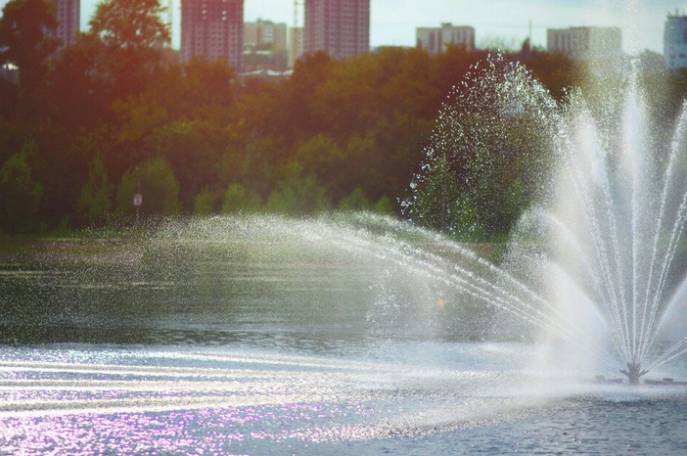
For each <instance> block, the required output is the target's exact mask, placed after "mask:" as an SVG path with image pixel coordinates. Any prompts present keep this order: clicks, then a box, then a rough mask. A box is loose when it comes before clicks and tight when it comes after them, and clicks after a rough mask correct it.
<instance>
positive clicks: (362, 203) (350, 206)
mask: <svg viewBox="0 0 687 456" xmlns="http://www.w3.org/2000/svg"><path fill="white" fill-rule="evenodd" d="M371 206H372V205H371V204H370V201H369V200H368V199H367V198H366V197H365V194H364V193H363V189H361V188H360V187H356V189H355V190H353V191H352V192H351V193H350V194H349V195H348V196H346V197H345V198H343V199H342V200H341V201H339V207H338V209H339V210H340V211H369V210H370V209H371Z"/></svg>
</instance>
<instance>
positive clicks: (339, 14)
mask: <svg viewBox="0 0 687 456" xmlns="http://www.w3.org/2000/svg"><path fill="white" fill-rule="evenodd" d="M303 48H304V53H305V54H311V53H314V52H318V51H323V52H326V53H327V54H329V55H330V56H331V57H333V58H335V59H347V58H350V57H355V56H358V55H362V54H365V53H367V52H369V50H370V0H305V28H304V42H303Z"/></svg>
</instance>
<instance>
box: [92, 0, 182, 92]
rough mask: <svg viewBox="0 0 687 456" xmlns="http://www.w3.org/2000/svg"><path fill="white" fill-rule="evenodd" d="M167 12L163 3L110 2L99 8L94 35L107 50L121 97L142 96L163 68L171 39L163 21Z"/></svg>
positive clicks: (140, 0)
mask: <svg viewBox="0 0 687 456" xmlns="http://www.w3.org/2000/svg"><path fill="white" fill-rule="evenodd" d="M163 11H164V8H162V7H161V6H160V2H159V0H106V1H104V2H102V3H100V4H99V5H98V8H97V10H96V12H95V14H94V16H93V18H92V19H91V23H90V25H91V30H90V33H92V34H93V35H95V36H97V37H98V39H99V40H100V41H101V42H102V43H103V45H104V47H105V48H106V49H107V53H108V64H109V68H110V71H109V72H110V76H111V78H113V85H114V93H115V94H117V95H118V96H120V97H122V98H125V97H126V96H128V95H130V94H132V93H140V92H142V91H143V90H144V89H145V88H146V85H147V83H148V82H149V81H150V80H152V76H153V72H154V71H155V70H156V69H157V68H158V67H159V64H160V62H161V61H162V50H163V47H164V46H165V45H166V44H167V43H169V38H170V34H169V30H168V29H167V26H166V25H165V24H164V23H163V22H162V21H161V14H162V12H163Z"/></svg>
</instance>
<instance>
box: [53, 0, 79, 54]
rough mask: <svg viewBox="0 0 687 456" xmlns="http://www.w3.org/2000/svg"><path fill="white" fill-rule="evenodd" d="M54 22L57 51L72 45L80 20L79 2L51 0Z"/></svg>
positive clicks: (73, 0)
mask: <svg viewBox="0 0 687 456" xmlns="http://www.w3.org/2000/svg"><path fill="white" fill-rule="evenodd" d="M53 8H54V13H55V21H56V22H57V28H56V29H55V38H57V40H58V49H61V48H65V47H67V46H71V45H72V44H74V40H76V36H77V35H78V33H79V26H80V20H81V2H80V0H53Z"/></svg>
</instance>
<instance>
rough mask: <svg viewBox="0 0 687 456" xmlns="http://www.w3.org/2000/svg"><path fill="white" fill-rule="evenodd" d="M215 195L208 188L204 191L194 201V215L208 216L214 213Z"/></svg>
mask: <svg viewBox="0 0 687 456" xmlns="http://www.w3.org/2000/svg"><path fill="white" fill-rule="evenodd" d="M214 206H215V195H213V194H212V192H211V191H210V190H209V189H208V188H204V189H202V190H201V191H200V192H198V194H197V195H196V197H195V198H194V200H193V215H196V216H207V215H210V214H212V213H213V212H214Z"/></svg>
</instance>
